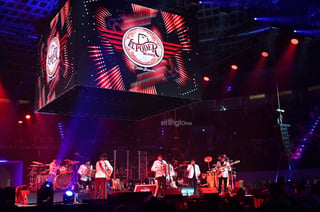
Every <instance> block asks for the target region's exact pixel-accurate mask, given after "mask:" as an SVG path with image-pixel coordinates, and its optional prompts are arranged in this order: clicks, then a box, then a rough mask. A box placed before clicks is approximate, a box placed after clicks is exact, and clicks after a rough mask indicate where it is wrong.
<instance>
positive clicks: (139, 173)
mask: <svg viewBox="0 0 320 212" xmlns="http://www.w3.org/2000/svg"><path fill="white" fill-rule="evenodd" d="M140 160H141V151H140V150H139V151H138V179H139V181H140V180H141V164H140Z"/></svg>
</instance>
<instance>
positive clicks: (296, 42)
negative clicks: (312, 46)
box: [291, 38, 299, 45]
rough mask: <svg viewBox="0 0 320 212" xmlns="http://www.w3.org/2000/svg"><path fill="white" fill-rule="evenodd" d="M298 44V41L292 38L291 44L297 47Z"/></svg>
mask: <svg viewBox="0 0 320 212" xmlns="http://www.w3.org/2000/svg"><path fill="white" fill-rule="evenodd" d="M298 43H299V40H298V39H296V38H292V39H291V44H293V45H298Z"/></svg>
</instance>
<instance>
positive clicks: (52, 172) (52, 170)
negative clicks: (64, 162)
mask: <svg viewBox="0 0 320 212" xmlns="http://www.w3.org/2000/svg"><path fill="white" fill-rule="evenodd" d="M59 164H60V162H59V161H58V160H57V159H56V158H55V159H53V160H52V161H51V163H50V164H49V181H53V179H54V177H55V176H56V175H57V172H58V170H59V167H60V166H59Z"/></svg>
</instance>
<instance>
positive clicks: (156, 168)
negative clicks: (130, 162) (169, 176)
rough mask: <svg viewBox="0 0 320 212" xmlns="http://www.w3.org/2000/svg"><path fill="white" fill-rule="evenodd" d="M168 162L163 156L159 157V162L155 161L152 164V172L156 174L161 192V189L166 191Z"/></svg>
mask: <svg viewBox="0 0 320 212" xmlns="http://www.w3.org/2000/svg"><path fill="white" fill-rule="evenodd" d="M166 164H167V162H166V161H165V160H163V159H162V155H158V157H157V160H155V161H154V162H153V164H152V167H151V171H153V172H154V173H155V176H154V177H155V178H156V180H157V182H158V188H159V192H160V189H162V190H163V189H166V188H167V186H166V169H165V165H166Z"/></svg>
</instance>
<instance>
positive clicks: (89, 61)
mask: <svg viewBox="0 0 320 212" xmlns="http://www.w3.org/2000/svg"><path fill="white" fill-rule="evenodd" d="M195 23H196V22H195V20H194V19H193V18H186V17H183V16H182V15H178V14H174V13H171V12H166V11H162V10H158V9H153V8H149V7H146V6H142V5H138V4H135V3H128V1H123V0H119V1H102V0H101V1H99V0H95V1H81V2H79V1H73V0H68V1H66V3H65V4H64V5H63V6H62V8H61V9H60V10H59V11H58V12H57V13H56V14H55V16H54V17H53V18H52V19H51V22H50V24H49V26H48V28H49V30H48V31H49V33H47V34H46V35H45V36H44V37H43V38H42V40H41V42H40V48H39V51H40V52H39V55H40V58H39V60H40V73H39V77H38V80H37V98H36V109H39V108H42V107H44V106H46V105H47V104H48V103H50V102H52V101H54V100H55V99H56V98H59V96H61V95H63V94H65V93H66V92H68V90H70V89H72V88H74V87H75V86H83V87H93V88H98V89H100V88H101V89H110V90H117V91H123V92H135V93H143V94H150V95H159V96H168V97H178V98H186V99H200V97H201V94H200V88H201V86H200V85H199V80H198V75H197V71H198V69H199V67H198V66H199V64H198V63H197V59H198V51H197V49H198V48H197V40H198V39H197V34H198V33H197V26H195Z"/></svg>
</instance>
